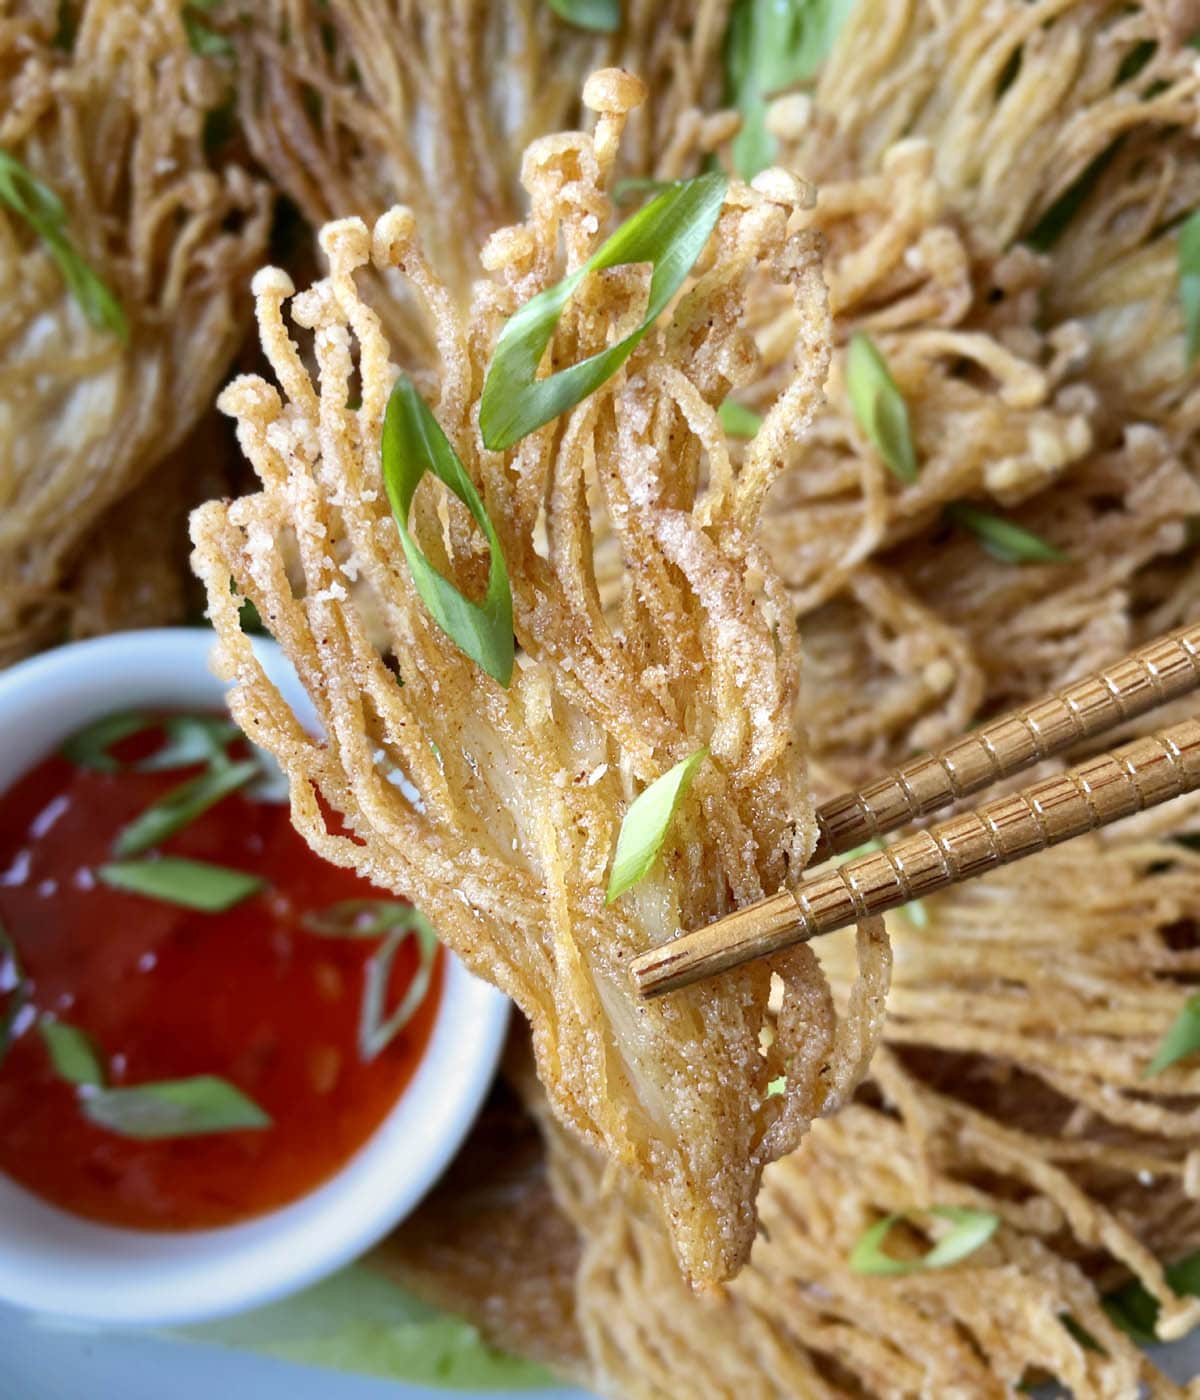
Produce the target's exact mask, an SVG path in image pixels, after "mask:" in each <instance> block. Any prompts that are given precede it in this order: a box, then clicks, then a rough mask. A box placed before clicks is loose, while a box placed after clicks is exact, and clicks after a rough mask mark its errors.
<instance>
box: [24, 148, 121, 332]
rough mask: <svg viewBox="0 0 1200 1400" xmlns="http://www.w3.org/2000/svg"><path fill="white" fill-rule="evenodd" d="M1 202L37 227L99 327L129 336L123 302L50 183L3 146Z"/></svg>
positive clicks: (70, 287)
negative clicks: (76, 238)
mask: <svg viewBox="0 0 1200 1400" xmlns="http://www.w3.org/2000/svg"><path fill="white" fill-rule="evenodd" d="M0 202H3V203H4V204H7V205H8V207H9V208H10V209H11V210H12V211H13V213H14V214H18V215H20V217H21V218H23V219H24V220H25V222H26V223H27V224H28V225H29V226H30V228H32V229H33V231H34V233H36V234H37V235H38V237H39V238H40V239H41V240H42V242H43V243H44V244H45V245H46V251H47V252H48V253H49V254H50V256H51V257H52V258H53V259H54V261H55V262H56V263H57V264H58V270H59V272H61V273H62V278H63V281H64V282H65V283H66V284H67V290H68V291H69V292H70V293H71V295H72V296H73V297H74V298H75V300H76V301H77V302H78V303H79V305H80V306H81V307H82V308H83V314H84V315H85V316H86V317H87V319H88V320H89V321H90V322H91V324H92V325H93V326H95V328H96V329H97V330H100V331H111V332H112V333H113V334H114V335H115V336H117V337H118V338H119V339H121V340H124V341H127V340H128V339H129V322H128V321H127V320H126V319H125V313H124V311H122V309H121V303H120V302H119V301H118V300H117V299H116V297H115V296H114V295H113V294H112V292H111V291H110V290H109V289H108V287H106V286H105V284H104V283H103V282H102V281H101V280H100V278H99V277H97V276H96V274H95V272H93V271H92V269H91V268H90V267H89V266H88V264H87V263H86V262H84V260H83V258H82V257H81V255H80V253H79V251H78V249H77V248H76V247H75V245H74V243H72V242H71V237H70V234H69V233H68V231H67V211H66V209H65V208H64V207H63V202H62V200H61V199H59V197H58V195H56V194H55V193H54V191H53V190H52V189H50V188H49V186H47V185H44V184H42V182H41V181H40V180H39V179H37V178H36V177H35V176H34V175H32V174H31V173H30V172H29V171H28V170H27V169H26V168H25V166H23V165H22V164H21V162H20V161H19V160H17V158H16V157H15V156H13V155H10V154H9V152H8V151H5V150H0Z"/></svg>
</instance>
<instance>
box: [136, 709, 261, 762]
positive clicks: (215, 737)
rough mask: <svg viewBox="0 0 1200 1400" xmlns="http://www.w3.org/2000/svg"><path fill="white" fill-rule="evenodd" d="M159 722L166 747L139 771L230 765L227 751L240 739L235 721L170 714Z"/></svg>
mask: <svg viewBox="0 0 1200 1400" xmlns="http://www.w3.org/2000/svg"><path fill="white" fill-rule="evenodd" d="M154 723H155V722H154V721H152V722H151V724H150V726H148V727H153V724H154ZM157 723H158V724H160V725H161V728H162V731H163V735H164V741H163V744H162V746H161V747H160V748H158V749H156V750H155V752H154V753H152V754H149V755H148V756H147V757H146V758H143V759H142V760H141V761H140V762H139V763H138V764H137V765H136V767H137V769H138V771H139V772H142V773H157V772H160V771H162V770H163V769H167V768H191V767H192V766H193V765H194V764H198V763H213V764H222V763H229V762H231V760H230V758H229V755H228V753H227V752H226V750H227V749H228V747H229V745H230V744H231V743H232V742H233V740H234V739H237V738H239V737H240V736H241V730H239V729H238V727H237V725H236V724H234V722H233V721H232V720H229V719H223V718H221V716H219V715H167V716H166V717H165V718H164V719H162V720H161V721H157Z"/></svg>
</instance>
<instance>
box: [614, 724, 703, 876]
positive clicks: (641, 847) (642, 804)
mask: <svg viewBox="0 0 1200 1400" xmlns="http://www.w3.org/2000/svg"><path fill="white" fill-rule="evenodd" d="M707 757H708V749H707V748H703V749H697V750H696V752H695V753H694V754H691V755H690V756H689V757H688V758H685V759H683V760H681V761H680V762H679V763H677V764H675V766H674V767H673V768H668V769H667V771H666V772H665V773H664V774H663V775H662V777H661V778H655V780H654V781H653V782H652V783H651V784H650V786H649V787H648V788H647V789H646V790H645V791H644V792H641V793H639V794H638V796H637V797H636V798H635V799H634V801H633V802H632V803H630V806H629V810H628V811H627V812H626V813H625V817H624V820H623V821H622V822H621V830H620V832H619V833H618V835H617V851H616V855H615V856H614V857H613V868H612V874H611V875H610V876H609V880H608V895H607V900H608V903H609V904H611V903H612V902H613V900H614V899H616V898H618V897H619V896H620V895H623V894H624V893H625V891H626V890H628V889H631V888H632V887H633V886H634V885H636V884H637V883H638V881H639V880H643V879H645V877H646V875H648V874H649V872H650V869H651V867H652V866H653V865H654V862H655V861H656V860H657V859H658V853H659V851H660V850H662V844H663V840H664V838H665V837H666V834H667V829H668V828H669V827H670V825H671V818H672V817H673V816H674V815H675V809H676V808H677V807H678V806H679V803H680V801H681V800H682V798H683V796H684V794H685V793H686V792H687V790H688V788H689V787H690V786H691V783H692V778H693V777H694V776H695V772H696V769H697V768H698V767H699V766H700V764H701V763H702V762H703V761H704V760H705V759H706V758H707Z"/></svg>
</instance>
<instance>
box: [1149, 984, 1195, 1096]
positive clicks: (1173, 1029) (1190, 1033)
mask: <svg viewBox="0 0 1200 1400" xmlns="http://www.w3.org/2000/svg"><path fill="white" fill-rule="evenodd" d="M1197 1050H1200V992H1196V993H1195V994H1194V995H1192V996H1190V997H1188V999H1187V1001H1185V1002H1184V1003H1183V1006H1182V1008H1181V1009H1180V1012H1179V1015H1178V1016H1176V1017H1175V1019H1174V1021H1172V1022H1171V1024H1170V1026H1169V1027H1168V1028H1167V1033H1166V1035H1164V1036H1163V1038H1162V1043H1161V1044H1160V1045H1159V1047H1158V1051H1157V1053H1156V1054H1155V1056H1154V1058H1153V1059H1152V1060H1151V1061H1150V1063H1149V1064H1148V1065H1147V1066H1146V1068H1145V1069H1144V1070H1143V1071H1142V1078H1143V1079H1150V1078H1151V1077H1152V1076H1153V1075H1156V1074H1161V1073H1162V1072H1163V1070H1164V1069H1168V1068H1169V1067H1170V1066H1171V1065H1173V1064H1176V1063H1178V1061H1180V1060H1186V1059H1187V1057H1188V1056H1189V1055H1194V1054H1195V1053H1196V1051H1197Z"/></svg>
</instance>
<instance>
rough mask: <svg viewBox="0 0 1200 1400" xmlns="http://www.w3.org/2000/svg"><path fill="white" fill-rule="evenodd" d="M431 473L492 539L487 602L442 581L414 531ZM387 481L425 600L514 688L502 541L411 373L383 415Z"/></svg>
mask: <svg viewBox="0 0 1200 1400" xmlns="http://www.w3.org/2000/svg"><path fill="white" fill-rule="evenodd" d="M485 397H486V390H485ZM427 471H431V472H432V473H433V474H434V476H436V477H437V478H438V480H439V481H441V482H442V483H443V485H445V486H447V487H448V488H449V489H450V490H451V491H453V492H454V494H455V495H456V496H457V497H458V499H459V500H460V501H461V502H462V503H463V505H464V506H466V508H467V509H468V510H469V511H470V512H471V515H472V516H473V517H474V520H475V523H476V524H477V525H478V526H479V528H480V529H481V530H482V531H483V533H484V534H485V535H486V536H487V542H488V548H489V549H490V551H491V562H490V564H489V565H488V585H487V592H486V594H485V595H484V599H483V602H482V603H473V602H472V601H471V600H470V599H469V598H466V597H464V596H463V595H462V594H461V593H460V592H459V591H458V589H457V588H455V586H454V585H453V584H452V583H451V582H450V581H449V580H448V579H446V578H443V577H442V575H441V574H440V573H438V571H437V570H436V569H435V568H434V567H433V565H432V564H431V563H430V562H429V560H428V559H426V557H425V555H424V554H423V553H422V552H421V549H420V547H419V546H418V544H417V542H416V540H415V539H413V537H412V535H410V534H409V530H408V516H409V510H410V509H411V507H412V502H413V497H414V495H415V494H416V490H417V487H418V486H419V485H420V482H421V478H422V477H423V476H424V475H425V473H426V472H427ZM383 480H384V485H385V486H386V487H387V493H388V500H389V501H390V502H391V505H392V514H393V515H394V516H395V518H396V525H397V528H398V529H399V531H400V543H401V545H402V546H403V548H404V557H405V558H406V559H407V560H408V567H409V569H410V570H411V571H412V577H413V583H414V585H415V586H416V590H417V592H418V593H419V594H420V595H421V600H422V602H424V604H425V606H426V607H427V608H428V609H429V611H430V613H431V615H432V616H433V619H434V621H435V622H436V623H437V624H438V626H439V627H441V629H442V631H443V632H445V633H446V635H447V636H448V637H449V638H450V639H451V640H452V641H453V642H454V643H455V645H456V646H458V647H459V648H461V650H462V651H464V652H465V653H466V654H467V655H468V656H469V657H470V658H471V660H472V661H474V662H476V663H477V664H478V665H480V666H482V667H483V669H484V670H485V671H486V672H487V673H488V675H489V676H491V677H492V678H493V679H494V680H497V681H499V682H500V684H501V685H503V686H507V685H508V683H509V681H510V680H511V679H512V669H513V654H514V645H513V625H512V589H511V587H510V585H509V581H508V569H507V567H506V566H505V563H504V554H503V551H502V550H501V548H500V539H499V536H498V535H497V534H496V531H495V528H494V527H493V525H492V522H491V520H490V519H489V517H488V513H487V510H486V509H485V508H484V504H483V502H482V501H481V500H480V498H479V493H478V491H476V489H475V483H474V482H473V481H472V480H471V478H470V476H469V475H468V473H467V470H466V468H465V467H464V466H463V464H462V462H461V461H460V460H459V456H458V453H457V452H455V450H454V448H453V447H452V446H451V445H450V441H449V439H448V438H447V437H446V435H445V433H443V432H442V429H441V426H440V425H439V423H438V421H437V419H436V418H435V417H434V416H433V413H432V411H431V410H430V408H429V405H428V404H426V402H425V400H424V399H423V398H422V397H421V396H420V394H418V393H417V391H416V389H415V388H414V386H413V383H412V380H411V379H409V378H408V376H407V375H405V374H402V375H401V376H400V377H399V379H397V381H396V384H395V387H394V388H393V389H392V394H391V398H390V399H389V400H388V406H387V414H386V415H385V417H384V423H383Z"/></svg>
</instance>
